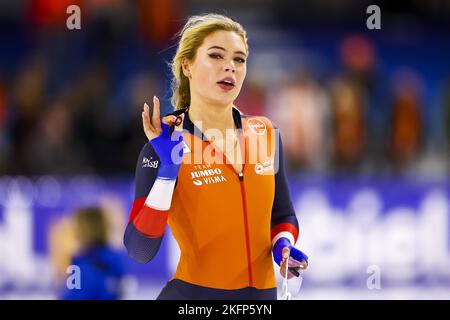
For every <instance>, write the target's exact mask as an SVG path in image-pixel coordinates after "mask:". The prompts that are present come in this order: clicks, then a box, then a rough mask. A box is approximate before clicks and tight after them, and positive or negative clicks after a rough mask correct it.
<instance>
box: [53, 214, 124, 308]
mask: <svg viewBox="0 0 450 320" xmlns="http://www.w3.org/2000/svg"><path fill="white" fill-rule="evenodd" d="M73 230H74V238H75V241H76V246H75V247H76V248H78V250H77V253H76V254H75V255H74V256H73V257H72V259H71V265H75V266H77V267H79V270H80V288H79V289H76V288H75V289H69V288H67V287H66V289H64V290H63V291H62V294H61V298H62V299H68V300H73V299H76V300H84V299H89V300H116V299H120V298H121V297H122V295H123V290H124V280H125V276H126V272H127V270H126V267H125V260H124V259H123V258H124V256H123V255H122V254H121V253H119V252H118V251H116V250H114V249H112V248H111V247H110V245H109V236H110V230H109V225H108V221H107V219H106V217H105V215H104V213H103V212H102V211H101V210H100V209H99V208H96V207H89V208H83V209H80V210H78V211H77V212H76V213H75V215H74V216H73ZM54 240H56V241H57V239H54ZM64 284H66V283H65V281H64Z"/></svg>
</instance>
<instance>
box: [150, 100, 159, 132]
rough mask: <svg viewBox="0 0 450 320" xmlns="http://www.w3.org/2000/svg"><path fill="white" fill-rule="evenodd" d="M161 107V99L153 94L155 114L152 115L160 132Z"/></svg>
mask: <svg viewBox="0 0 450 320" xmlns="http://www.w3.org/2000/svg"><path fill="white" fill-rule="evenodd" d="M160 117H161V108H160V103H159V99H158V98H157V97H156V96H153V115H152V124H153V126H154V128H155V129H156V131H157V132H158V133H160V132H161V118H160Z"/></svg>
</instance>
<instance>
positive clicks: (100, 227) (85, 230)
mask: <svg viewBox="0 0 450 320" xmlns="http://www.w3.org/2000/svg"><path fill="white" fill-rule="evenodd" d="M74 221H75V227H76V230H77V234H78V238H79V239H78V240H79V241H80V245H81V246H82V247H83V248H84V249H87V248H90V247H92V246H96V245H106V244H107V243H108V222H107V219H106V216H105V214H104V212H103V211H102V210H101V209H100V208H97V207H86V208H81V209H79V210H78V211H77V212H76V213H75V215H74Z"/></svg>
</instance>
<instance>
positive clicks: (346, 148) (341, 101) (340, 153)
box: [331, 79, 366, 170]
mask: <svg viewBox="0 0 450 320" xmlns="http://www.w3.org/2000/svg"><path fill="white" fill-rule="evenodd" d="M331 96H332V105H333V115H332V137H333V162H334V166H335V169H337V170H341V169H344V170H355V169H358V167H359V165H360V164H361V161H362V158H363V155H364V154H363V153H364V151H365V150H364V148H365V144H366V130H365V128H366V125H365V117H364V105H365V100H364V91H363V90H362V88H361V87H360V86H358V84H357V83H354V82H351V81H349V80H344V79H339V80H336V81H335V82H334V83H333V84H332V87H331Z"/></svg>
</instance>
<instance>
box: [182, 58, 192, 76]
mask: <svg viewBox="0 0 450 320" xmlns="http://www.w3.org/2000/svg"><path fill="white" fill-rule="evenodd" d="M181 67H182V68H183V74H184V75H185V76H186V77H188V78H191V66H190V63H189V60H188V59H187V58H183V61H182V62H181Z"/></svg>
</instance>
